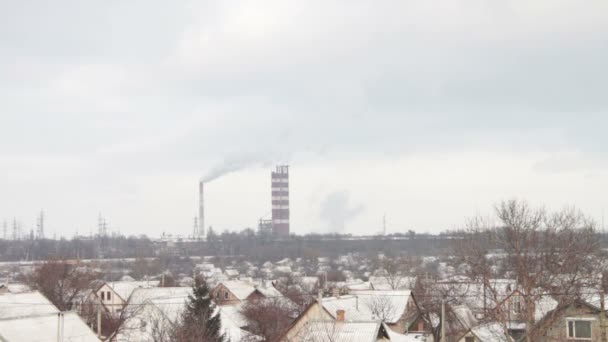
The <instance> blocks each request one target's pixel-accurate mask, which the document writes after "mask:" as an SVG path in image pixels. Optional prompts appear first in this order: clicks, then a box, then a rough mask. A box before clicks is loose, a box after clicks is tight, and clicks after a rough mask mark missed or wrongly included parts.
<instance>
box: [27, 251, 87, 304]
mask: <svg viewBox="0 0 608 342" xmlns="http://www.w3.org/2000/svg"><path fill="white" fill-rule="evenodd" d="M96 278H97V276H96V274H95V273H93V272H91V271H89V270H88V268H86V267H85V266H82V265H80V264H77V263H75V264H74V263H69V262H67V261H65V260H54V261H48V262H45V263H44V264H42V266H40V267H39V268H38V269H36V271H35V272H34V274H33V276H32V277H31V279H29V283H30V285H31V286H32V287H33V288H34V289H37V290H39V291H40V292H42V294H44V295H45V296H46V297H47V298H48V299H49V300H50V301H51V303H53V304H54V305H55V306H57V308H58V309H59V310H61V311H67V310H71V309H72V306H73V305H74V301H75V299H76V298H77V297H78V296H79V295H81V294H82V292H84V291H85V290H87V289H88V288H89V285H90V283H91V281H93V280H94V279H96Z"/></svg>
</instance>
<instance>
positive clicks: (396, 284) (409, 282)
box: [369, 276, 416, 290]
mask: <svg viewBox="0 0 608 342" xmlns="http://www.w3.org/2000/svg"><path fill="white" fill-rule="evenodd" d="M369 282H370V284H371V286H372V288H373V289H374V290H410V289H412V288H414V285H415V284H416V277H407V276H372V277H369Z"/></svg>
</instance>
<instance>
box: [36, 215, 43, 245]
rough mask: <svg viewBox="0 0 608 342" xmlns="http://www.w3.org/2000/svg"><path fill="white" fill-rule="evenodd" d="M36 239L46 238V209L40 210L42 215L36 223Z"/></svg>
mask: <svg viewBox="0 0 608 342" xmlns="http://www.w3.org/2000/svg"><path fill="white" fill-rule="evenodd" d="M36 239H38V240H42V239H44V211H42V210H40V215H39V216H38V223H37V225H36Z"/></svg>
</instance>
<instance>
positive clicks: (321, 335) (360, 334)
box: [302, 321, 381, 342]
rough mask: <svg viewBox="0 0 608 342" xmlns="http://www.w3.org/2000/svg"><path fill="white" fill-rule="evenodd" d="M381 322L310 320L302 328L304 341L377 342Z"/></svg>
mask: <svg viewBox="0 0 608 342" xmlns="http://www.w3.org/2000/svg"><path fill="white" fill-rule="evenodd" d="M380 324H381V323H380V322H336V321H309V322H307V323H306V325H305V326H304V327H303V328H302V334H303V339H302V340H303V341H314V342H353V341H363V342H365V341H369V342H372V341H373V342H375V341H376V340H377V337H378V331H379V329H380V326H381V325H380Z"/></svg>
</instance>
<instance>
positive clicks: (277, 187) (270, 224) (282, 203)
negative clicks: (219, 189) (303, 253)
mask: <svg viewBox="0 0 608 342" xmlns="http://www.w3.org/2000/svg"><path fill="white" fill-rule="evenodd" d="M270 193H271V203H270V205H271V210H272V211H271V212H272V218H271V219H270V220H263V219H262V220H260V224H259V226H258V232H259V233H265V234H268V233H271V234H272V235H273V236H276V237H289V231H290V223H289V166H288V165H278V166H277V167H276V169H275V170H274V171H272V172H271V173H270ZM198 198H199V202H198V217H196V218H195V220H194V230H193V237H194V238H195V239H199V240H202V239H205V237H206V232H205V182H204V181H203V180H201V181H199V184H198Z"/></svg>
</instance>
